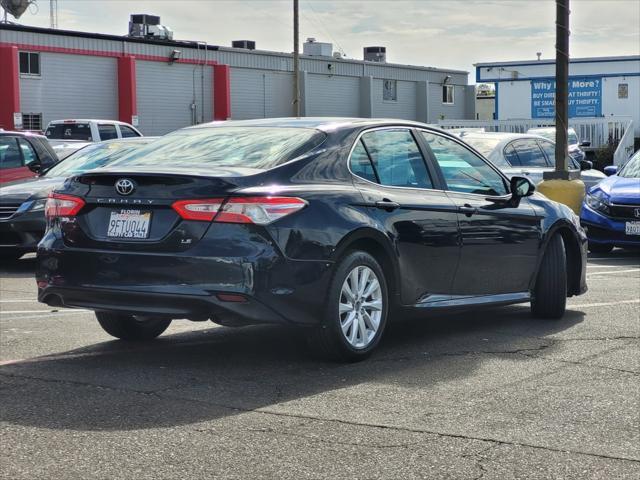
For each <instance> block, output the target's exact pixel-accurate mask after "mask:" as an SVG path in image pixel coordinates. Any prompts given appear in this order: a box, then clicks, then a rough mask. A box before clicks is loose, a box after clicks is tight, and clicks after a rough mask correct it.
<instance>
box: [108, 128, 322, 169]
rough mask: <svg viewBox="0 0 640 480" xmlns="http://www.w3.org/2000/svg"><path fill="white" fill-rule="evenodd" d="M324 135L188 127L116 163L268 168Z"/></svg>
mask: <svg viewBox="0 0 640 480" xmlns="http://www.w3.org/2000/svg"><path fill="white" fill-rule="evenodd" d="M325 136H326V135H325V134H324V133H322V132H320V131H318V130H314V129H310V128H284V127H282V128H279V127H214V128H188V129H184V130H178V131H177V132H174V133H171V134H169V135H165V136H164V137H162V138H160V139H158V140H156V141H155V142H153V143H152V144H149V145H146V146H144V147H142V148H140V149H139V150H137V151H136V152H134V153H132V154H130V155H127V156H126V157H124V158H122V159H121V160H119V161H118V162H117V164H118V165H126V166H149V167H157V166H160V165H162V166H168V167H171V168H174V167H175V168H197V169H200V168H203V167H204V168H210V167H246V168H256V169H269V168H273V167H275V166H276V165H279V164H281V163H284V162H287V161H289V160H291V159H293V158H295V157H297V156H299V155H302V154H303V153H305V152H308V151H309V150H311V149H312V148H314V147H316V146H318V145H320V144H321V143H322V142H323V140H324V139H325Z"/></svg>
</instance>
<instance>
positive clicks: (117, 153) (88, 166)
mask: <svg viewBox="0 0 640 480" xmlns="http://www.w3.org/2000/svg"><path fill="white" fill-rule="evenodd" d="M146 143H147V142H142V141H141V142H131V141H130V142H112V143H94V144H91V145H88V146H86V147H84V148H81V149H80V150H78V151H77V152H74V153H72V154H71V155H69V156H68V157H67V158H65V159H64V160H63V161H61V162H59V163H58V164H56V165H55V166H54V167H52V168H51V169H50V170H48V171H47V173H46V175H47V176H49V177H70V176H72V175H79V174H81V173H84V172H86V171H87V170H93V169H94V168H99V167H102V166H104V165H107V164H108V163H110V162H113V161H115V160H118V159H119V158H122V157H123V156H125V155H126V154H128V153H131V152H133V151H134V150H136V149H137V148H140V147H141V146H142V145H144V144H146Z"/></svg>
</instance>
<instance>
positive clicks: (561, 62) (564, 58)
mask: <svg viewBox="0 0 640 480" xmlns="http://www.w3.org/2000/svg"><path fill="white" fill-rule="evenodd" d="M568 90H569V0H556V172H557V173H560V172H568V170H569V168H568V167H569V166H568V165H567V156H568V154H569V150H568V147H567V129H568V128H569V125H568V117H569V102H568V95H569V91H568ZM567 178H568V177H567Z"/></svg>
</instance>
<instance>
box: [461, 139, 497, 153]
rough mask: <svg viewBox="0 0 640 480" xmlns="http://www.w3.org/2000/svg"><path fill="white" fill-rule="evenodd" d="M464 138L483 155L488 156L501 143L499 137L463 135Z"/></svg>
mask: <svg viewBox="0 0 640 480" xmlns="http://www.w3.org/2000/svg"><path fill="white" fill-rule="evenodd" d="M462 140H464V141H465V142H467V143H468V144H469V145H471V146H472V147H473V148H475V149H476V150H478V151H479V152H480V153H481V154H482V155H484V156H485V157H488V156H489V154H491V152H492V151H493V149H494V148H496V147H497V146H498V144H499V143H500V139H499V138H490V137H489V138H487V137H485V138H482V137H462Z"/></svg>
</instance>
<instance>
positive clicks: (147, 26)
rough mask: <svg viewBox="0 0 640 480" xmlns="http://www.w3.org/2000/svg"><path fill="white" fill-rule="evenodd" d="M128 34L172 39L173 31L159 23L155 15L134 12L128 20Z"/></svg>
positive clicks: (136, 36)
mask: <svg viewBox="0 0 640 480" xmlns="http://www.w3.org/2000/svg"><path fill="white" fill-rule="evenodd" d="M129 36H130V37H132V38H153V39H158V40H173V31H171V29H170V28H169V27H165V26H164V25H161V24H160V17H158V16H157V15H147V14H146V13H143V14H134V15H131V19H130V20H129Z"/></svg>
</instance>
